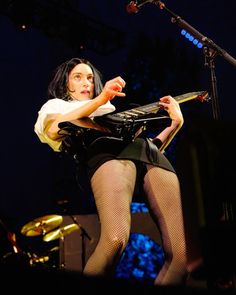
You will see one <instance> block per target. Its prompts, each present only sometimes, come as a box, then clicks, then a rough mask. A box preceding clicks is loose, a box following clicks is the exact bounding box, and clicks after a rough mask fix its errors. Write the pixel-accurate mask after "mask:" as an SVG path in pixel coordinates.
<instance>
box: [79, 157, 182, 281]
mask: <svg viewBox="0 0 236 295" xmlns="http://www.w3.org/2000/svg"><path fill="white" fill-rule="evenodd" d="M135 178H136V167H135V165H134V163H133V162H131V161H129V160H119V161H117V160H112V161H108V162H106V163H104V164H103V165H102V166H101V167H100V168H99V169H98V170H97V171H96V172H95V174H94V175H93V177H92V180H91V184H92V189H93V193H94V197H95V201H96V206H97V210H98V214H99V218H100V222H101V235H100V240H99V242H98V245H97V247H96V249H95V251H94V253H93V254H92V255H91V256H90V258H89V260H88V262H87V264H86V266H85V268H84V274H86V275H92V276H104V275H106V276H109V275H112V274H113V272H114V270H115V267H116V265H117V262H118V260H119V258H120V256H121V254H122V252H123V250H124V249H125V247H126V245H127V242H128V239H129V234H130V226H131V213H130V205H131V201H132V195H133V191H134V186H135ZM144 181H145V182H144V189H145V193H146V195H147V200H148V202H149V204H150V208H151V213H152V215H153V217H154V219H155V221H156V222H157V224H158V226H159V228H160V231H161V234H162V239H163V248H164V251H165V254H166V259H165V264H164V266H163V268H162V269H161V271H160V272H159V274H158V276H157V278H156V280H155V282H154V283H155V284H157V285H170V284H180V283H182V280H183V278H184V276H185V274H186V253H185V239H184V228H183V218H182V209H181V199H180V189H179V184H178V180H177V177H176V175H175V174H174V173H172V172H169V171H166V170H164V169H161V168H158V167H153V166H150V167H148V172H147V174H146V175H145V178H144Z"/></svg>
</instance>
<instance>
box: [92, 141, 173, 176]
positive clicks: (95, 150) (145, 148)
mask: <svg viewBox="0 0 236 295" xmlns="http://www.w3.org/2000/svg"><path fill="white" fill-rule="evenodd" d="M87 159H88V161H87V167H88V176H89V178H90V179H91V177H92V176H93V174H94V173H95V171H96V170H97V169H98V168H99V167H100V166H101V165H102V164H104V163H105V162H107V161H109V160H114V159H126V160H131V161H133V162H134V163H135V165H136V167H137V179H138V178H139V177H141V175H140V173H142V174H143V173H145V172H146V171H144V167H146V165H143V164H151V165H154V166H157V167H161V168H163V169H166V170H169V171H172V172H174V173H175V169H174V167H173V166H172V165H171V163H170V162H169V160H168V159H167V158H166V157H165V155H164V154H163V153H161V152H160V151H159V149H158V148H157V146H156V145H155V144H154V143H153V142H152V141H151V140H149V139H148V138H139V137H138V138H136V139H134V140H133V141H132V142H130V143H126V142H124V141H123V140H122V139H120V138H115V137H108V136H105V137H100V138H98V139H96V140H95V141H94V142H93V143H91V145H90V146H89V147H88V150H87Z"/></svg>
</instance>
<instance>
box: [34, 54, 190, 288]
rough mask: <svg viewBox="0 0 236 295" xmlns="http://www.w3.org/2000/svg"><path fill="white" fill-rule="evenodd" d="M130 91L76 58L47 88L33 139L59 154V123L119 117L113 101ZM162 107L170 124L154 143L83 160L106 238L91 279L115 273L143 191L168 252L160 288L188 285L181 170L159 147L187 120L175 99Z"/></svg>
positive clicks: (118, 147) (96, 146) (144, 141)
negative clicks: (132, 209) (135, 199)
mask: <svg viewBox="0 0 236 295" xmlns="http://www.w3.org/2000/svg"><path fill="white" fill-rule="evenodd" d="M124 87H125V81H124V80H123V79H122V78H121V77H116V78H114V79H111V80H109V81H107V82H106V83H105V85H104V87H103V85H102V82H101V76H100V73H99V71H98V70H97V69H96V68H95V67H94V66H93V65H92V64H91V63H90V62H89V61H87V60H85V59H80V58H72V59H71V60H69V61H67V62H64V63H63V64H61V65H60V66H59V67H58V68H57V70H56V72H55V75H54V78H53V79H52V81H51V83H50V84H49V100H48V101H47V102H46V103H45V104H44V105H43V106H42V108H41V109H40V111H39V114H38V119H37V122H36V124H35V132H36V133H37V135H38V137H39V139H40V140H41V142H43V143H47V144H49V145H50V146H51V147H52V148H53V150H54V151H56V152H60V151H61V150H62V149H63V136H62V135H60V132H59V131H60V128H59V126H58V124H59V123H61V122H65V121H72V120H78V119H82V118H87V117H89V118H90V119H93V118H94V117H96V116H101V115H103V114H107V113H110V112H112V111H114V110H115V107H114V105H112V104H111V102H110V101H111V100H112V99H113V98H114V97H125V93H124V92H123V88H124ZM160 106H161V107H163V108H164V109H165V110H166V111H167V112H168V113H169V116H170V118H171V120H172V121H171V125H170V126H169V127H166V128H165V129H164V130H163V131H162V132H160V134H158V135H157V136H156V137H155V138H153V139H149V138H146V137H145V135H144V133H143V132H141V131H142V130H140V132H137V135H136V137H135V138H134V140H132V141H131V142H122V141H121V140H115V139H114V138H113V137H110V138H109V137H101V140H94V141H93V142H89V143H87V146H86V148H85V153H86V157H84V156H83V159H86V167H87V169H88V177H89V179H90V183H91V188H92V191H93V194H94V199H95V202H96V207H97V211H98V215H99V219H100V223H101V235H100V240H99V242H98V245H97V247H96V249H95V251H94V253H93V254H92V255H91V257H90V258H89V259H88V261H87V263H86V265H85V268H84V274H85V275H91V276H105V275H106V276H108V275H111V274H112V273H113V272H114V270H115V267H116V265H117V262H118V261H119V258H120V257H121V254H122V252H123V251H124V249H125V247H126V245H127V242H128V239H129V234H130V226H131V213H130V205H131V202H132V196H133V194H134V191H135V190H137V189H142V190H143V192H144V194H145V196H146V199H147V203H148V205H149V208H150V213H151V215H152V216H153V218H154V221H155V223H156V225H157V226H158V228H159V230H160V232H161V236H162V242H163V250H164V252H165V263H164V265H163V267H162V269H161V270H160V272H159V274H158V276H157V278H156V279H155V282H154V284H156V285H178V284H182V283H183V282H184V280H185V278H186V273H187V271H186V268H187V267H186V264H187V262H186V242H185V235H184V226H183V216H182V207H181V195H180V186H179V182H178V178H177V176H176V173H175V170H174V169H173V167H172V166H171V164H170V162H169V161H168V160H167V159H166V157H165V156H164V155H163V153H161V152H160V151H159V150H158V148H157V147H160V146H161V145H162V144H164V143H165V142H166V141H168V140H169V138H170V136H173V134H175V133H176V132H177V131H178V130H179V128H180V127H181V126H182V124H183V116H182V113H181V110H180V107H179V104H178V103H177V102H176V101H175V99H174V98H172V97H171V96H164V97H162V98H161V99H160ZM104 142H105V143H106V144H104ZM107 143H108V144H107ZM150 151H151V153H150Z"/></svg>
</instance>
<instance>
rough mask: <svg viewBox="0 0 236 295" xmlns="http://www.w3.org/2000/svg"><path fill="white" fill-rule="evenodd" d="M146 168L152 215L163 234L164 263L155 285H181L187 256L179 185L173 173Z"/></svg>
mask: <svg viewBox="0 0 236 295" xmlns="http://www.w3.org/2000/svg"><path fill="white" fill-rule="evenodd" d="M147 168H148V171H147V173H146V175H145V178H144V190H145V193H146V195H147V199H148V202H149V205H150V213H151V215H153V217H154V220H155V222H156V224H158V226H159V229H160V231H161V236H162V243H163V249H164V252H165V263H164V265H163V267H162V269H161V271H160V272H159V274H158V276H157V278H156V279H155V282H154V284H156V285H178V284H182V283H184V281H185V279H186V275H187V271H186V267H187V266H186V265H187V255H186V241H185V233H184V223H183V213H182V204H181V195H180V187H179V182H178V179H177V176H176V175H175V174H174V173H173V172H170V171H167V170H164V169H162V168H159V167H152V166H148V167H147Z"/></svg>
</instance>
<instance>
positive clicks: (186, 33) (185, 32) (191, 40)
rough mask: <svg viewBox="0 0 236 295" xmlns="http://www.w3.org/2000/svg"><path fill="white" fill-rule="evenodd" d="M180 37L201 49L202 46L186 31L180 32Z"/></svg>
mask: <svg viewBox="0 0 236 295" xmlns="http://www.w3.org/2000/svg"><path fill="white" fill-rule="evenodd" d="M180 33H181V35H183V36H184V37H185V38H186V39H188V40H189V41H190V42H192V43H193V45H195V46H196V47H197V48H202V47H203V45H202V43H200V42H199V41H198V39H195V38H194V37H193V36H192V35H191V34H189V33H188V32H187V31H186V30H184V29H182V30H181V32H180Z"/></svg>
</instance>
